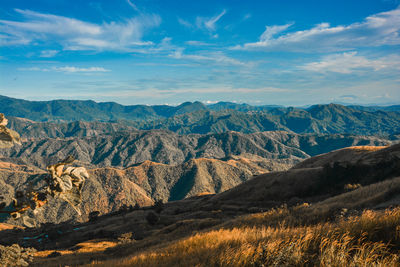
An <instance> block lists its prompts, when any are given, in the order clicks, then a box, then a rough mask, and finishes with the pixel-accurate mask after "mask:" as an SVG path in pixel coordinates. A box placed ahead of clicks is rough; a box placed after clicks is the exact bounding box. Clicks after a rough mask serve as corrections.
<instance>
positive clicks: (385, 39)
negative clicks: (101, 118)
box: [0, 0, 400, 106]
mask: <svg viewBox="0 0 400 267" xmlns="http://www.w3.org/2000/svg"><path fill="white" fill-rule="evenodd" d="M0 95H5V96H9V97H14V98H22V99H28V100H52V99H80V100H87V99H91V100H95V101H98V102H105V101H107V102H108V101H115V102H118V103H121V104H125V105H134V104H150V105H154V104H169V105H177V104H180V103H182V102H186V101H202V102H204V103H215V102H218V101H230V102H237V103H248V104H252V105H285V106H304V105H311V104H323V103H351V104H361V105H370V104H378V105H390V104H400V1H398V0H375V1H373V0H352V1H348V0H334V1H333V0H324V1H321V0H303V1H298V0H264V1H262V0H258V1H255V0H247V1H241V0H226V1H218V0H213V1H209V0H203V1H187V0H186V1H184V0H169V1H165V0H113V1H109V0H108V1H107V0H103V1H95V0H92V1H91V0H88V1H81V0H80V1H77V0H35V1H32V0H0Z"/></svg>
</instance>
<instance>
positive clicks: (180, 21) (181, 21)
mask: <svg viewBox="0 0 400 267" xmlns="http://www.w3.org/2000/svg"><path fill="white" fill-rule="evenodd" d="M178 22H179V24H181V25H183V26H185V27H187V28H193V25H192V23H190V22H189V21H187V20H184V19H182V18H178Z"/></svg>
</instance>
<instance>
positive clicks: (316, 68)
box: [300, 52, 400, 74]
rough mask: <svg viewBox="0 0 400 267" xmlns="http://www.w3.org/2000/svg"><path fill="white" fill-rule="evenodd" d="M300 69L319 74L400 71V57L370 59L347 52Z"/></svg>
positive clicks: (329, 56) (327, 57) (326, 57)
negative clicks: (383, 70)
mask: <svg viewBox="0 0 400 267" xmlns="http://www.w3.org/2000/svg"><path fill="white" fill-rule="evenodd" d="M300 69H303V70H307V71H313V72H319V73H327V72H336V73H343V74H349V73H353V72H355V71H360V70H371V69H372V70H374V71H378V70H382V69H390V70H396V69H397V70H400V56H399V55H390V56H385V57H380V58H376V59H368V58H366V57H364V56H360V55H357V52H347V53H341V54H333V55H328V56H325V57H323V58H322V60H321V61H317V62H311V63H307V64H305V65H303V66H301V67H300Z"/></svg>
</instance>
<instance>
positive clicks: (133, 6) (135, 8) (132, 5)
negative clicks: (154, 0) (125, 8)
mask: <svg viewBox="0 0 400 267" xmlns="http://www.w3.org/2000/svg"><path fill="white" fill-rule="evenodd" d="M126 2H127V3H128V5H129V6H130V7H131V8H133V10H135V11H138V12H139V9H138V8H137V6H136V5H135V4H134V3H132V1H130V0H126Z"/></svg>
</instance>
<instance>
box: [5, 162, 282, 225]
mask: <svg viewBox="0 0 400 267" xmlns="http://www.w3.org/2000/svg"><path fill="white" fill-rule="evenodd" d="M288 168H289V165H287V164H284V163H277V162H276V161H269V160H266V159H263V158H257V157H254V156H253V157H252V158H251V159H249V158H239V157H235V158H230V159H226V160H225V161H221V160H215V159H204V158H200V159H192V160H190V161H188V162H186V163H183V164H179V165H166V164H160V163H155V162H150V161H145V162H144V163H142V164H139V165H137V166H134V167H129V168H125V169H121V168H112V167H106V168H94V169H89V176H90V179H88V180H87V181H86V183H85V185H84V187H83V191H82V196H83V198H82V211H83V218H87V216H88V214H89V213H90V212H92V211H96V210H97V211H100V212H101V213H102V214H105V213H109V212H111V211H115V210H118V209H119V208H120V207H121V206H122V205H126V206H134V205H135V204H138V205H139V206H149V205H151V204H153V203H154V201H156V200H162V201H163V202H167V201H171V200H179V199H183V198H186V197H190V196H194V195H196V194H200V193H219V192H222V191H225V190H228V189H230V188H232V187H234V186H236V185H238V184H240V183H242V182H244V181H247V180H249V179H250V178H252V177H253V176H254V175H259V174H261V173H266V172H269V171H276V170H285V169H288ZM46 175H47V173H45V172H43V171H41V170H40V169H38V168H35V167H29V166H26V165H17V164H13V163H7V162H1V163H0V196H3V197H4V200H5V201H6V202H7V203H9V202H10V201H11V198H12V197H13V196H14V192H15V191H16V190H21V189H24V188H26V187H27V186H28V184H30V183H32V184H33V185H34V188H41V187H43V186H45V182H44V178H45V176H46ZM34 217H35V219H36V221H37V222H53V223H58V222H62V221H67V220H71V219H73V220H80V219H79V216H78V215H77V213H76V212H75V211H74V210H73V209H72V208H71V207H70V206H69V205H68V204H67V203H65V202H64V201H62V200H56V199H51V201H50V202H49V203H48V204H47V205H46V206H45V207H44V208H43V210H42V211H41V212H40V213H39V214H37V215H35V216H34ZM4 219H5V216H3V220H4Z"/></svg>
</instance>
